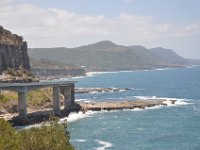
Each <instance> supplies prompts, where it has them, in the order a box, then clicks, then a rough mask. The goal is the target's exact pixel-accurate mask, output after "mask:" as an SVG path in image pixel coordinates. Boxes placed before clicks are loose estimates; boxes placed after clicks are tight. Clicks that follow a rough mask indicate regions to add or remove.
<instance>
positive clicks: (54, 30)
mask: <svg viewBox="0 0 200 150" xmlns="http://www.w3.org/2000/svg"><path fill="white" fill-rule="evenodd" d="M10 1H11V0H0V22H1V25H3V26H4V27H5V28H8V29H10V30H11V31H12V32H14V33H17V34H19V35H23V36H24V38H25V40H27V41H28V43H29V46H30V47H55V46H65V47H74V46H79V45H83V44H88V43H93V42H97V41H100V40H113V41H114V42H117V43H119V44H126V45H130V44H131V45H132V44H141V45H145V46H149V47H153V46H162V45H164V46H165V43H164V41H165V42H166V44H168V45H169V46H168V47H170V46H171V47H172V48H173V45H176V44H173V43H174V41H176V40H177V41H178V42H180V41H181V39H183V38H184V41H185V39H187V38H190V37H200V22H194V23H190V24H187V25H177V24H172V23H157V22H156V21H155V19H154V18H153V17H151V16H139V15H133V14H128V13H122V14H120V15H118V16H116V17H113V18H108V17H106V16H103V15H99V16H96V15H95V16H92V15H84V14H77V13H73V12H69V11H66V10H60V9H56V8H49V9H43V8H40V7H38V6H35V5H31V4H20V5H17V4H14V3H11V2H10ZM166 39H167V40H166ZM159 41H160V43H159ZM163 43H164V44H163ZM170 44H171V45H170ZM198 46H200V45H198ZM175 48H176V47H175Z"/></svg>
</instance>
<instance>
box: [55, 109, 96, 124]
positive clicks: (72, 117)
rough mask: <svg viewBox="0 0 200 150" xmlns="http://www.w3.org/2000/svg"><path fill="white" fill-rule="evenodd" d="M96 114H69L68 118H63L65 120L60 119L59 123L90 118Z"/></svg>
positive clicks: (89, 112)
mask: <svg viewBox="0 0 200 150" xmlns="http://www.w3.org/2000/svg"><path fill="white" fill-rule="evenodd" d="M94 113H96V112H95V111H87V112H85V113H83V112H81V111H79V112H78V113H75V112H72V113H70V114H69V116H68V117H65V118H62V119H60V121H59V123H62V122H66V121H67V122H74V121H77V120H79V119H83V118H86V117H92V115H93V114H94Z"/></svg>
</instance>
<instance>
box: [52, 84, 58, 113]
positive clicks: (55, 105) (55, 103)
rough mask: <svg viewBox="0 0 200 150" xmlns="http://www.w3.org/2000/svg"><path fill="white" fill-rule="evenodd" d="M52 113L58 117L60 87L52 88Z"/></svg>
mask: <svg viewBox="0 0 200 150" xmlns="http://www.w3.org/2000/svg"><path fill="white" fill-rule="evenodd" d="M53 112H54V114H55V115H60V87H59V86H53Z"/></svg>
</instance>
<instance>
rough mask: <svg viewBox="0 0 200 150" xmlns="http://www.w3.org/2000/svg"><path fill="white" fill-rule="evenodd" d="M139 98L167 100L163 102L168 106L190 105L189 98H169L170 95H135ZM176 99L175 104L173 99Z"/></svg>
mask: <svg viewBox="0 0 200 150" xmlns="http://www.w3.org/2000/svg"><path fill="white" fill-rule="evenodd" d="M134 97H135V98H136V99H139V100H165V101H164V102H163V103H164V104H166V105H167V106H180V105H189V104H192V103H189V102H188V101H190V100H189V99H181V98H169V97H157V96H134ZM173 100H174V101H175V103H174V104H173V103H172V101H173Z"/></svg>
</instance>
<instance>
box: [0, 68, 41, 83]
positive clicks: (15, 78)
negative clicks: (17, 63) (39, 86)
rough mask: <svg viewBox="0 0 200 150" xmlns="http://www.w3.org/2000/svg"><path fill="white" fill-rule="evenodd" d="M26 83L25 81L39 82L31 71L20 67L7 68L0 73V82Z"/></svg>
mask: <svg viewBox="0 0 200 150" xmlns="http://www.w3.org/2000/svg"><path fill="white" fill-rule="evenodd" d="M1 82H2V83H27V82H39V79H38V78H37V77H35V76H34V75H33V74H32V73H31V71H29V70H26V69H24V68H22V67H18V68H16V69H10V68H8V69H7V70H5V71H4V72H3V73H2V75H0V83H1Z"/></svg>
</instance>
